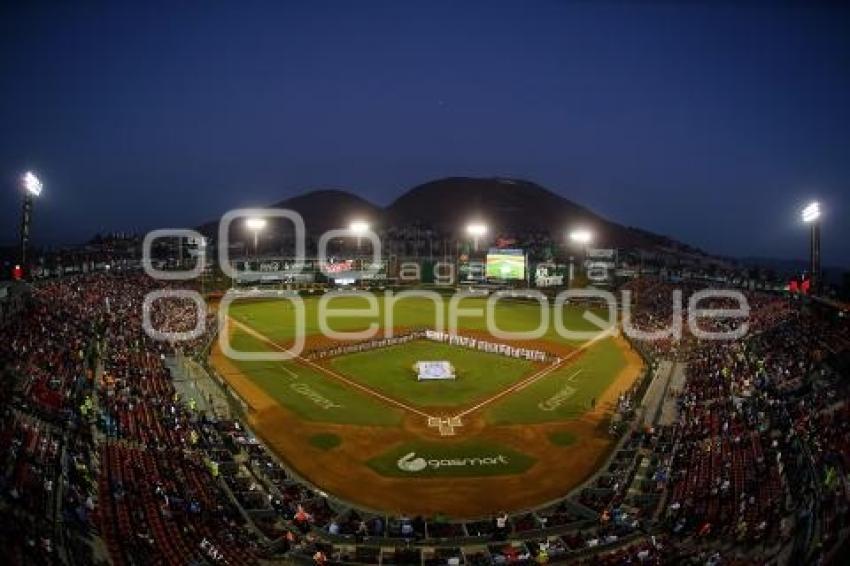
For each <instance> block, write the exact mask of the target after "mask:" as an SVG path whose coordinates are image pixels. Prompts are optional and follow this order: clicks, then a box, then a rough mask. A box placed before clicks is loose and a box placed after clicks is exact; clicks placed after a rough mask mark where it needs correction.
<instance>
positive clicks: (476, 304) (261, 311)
mask: <svg viewBox="0 0 850 566" xmlns="http://www.w3.org/2000/svg"><path fill="white" fill-rule="evenodd" d="M303 301H304V314H305V321H304V326H303V332H304V334H305V335H308V336H309V335H311V334H318V333H319V332H320V325H319V308H318V304H319V299H317V298H309V297H308V298H305V299H303ZM387 304H388V302H387V301H386V300H384V299H382V298H379V299H378V312H377V315H376V316H370V317H367V318H351V317H348V318H340V317H336V318H335V317H329V318H328V325H329V326H330V328H331V329H332V330H335V331H338V332H357V331H362V330H366V329H368V328H369V326H370V325H372V324H378V325H379V326H380V327H385V326H386V321H387V315H388V311H389V312H391V315H390V318H391V319H392V325H393V326H396V327H398V326H404V327H417V328H419V327H421V328H437V324H436V323H437V321H438V318H437V317H438V314H437V313H438V312H439V313H441V315H442V317H443V320H444V321H445V325H444V326H447V324H448V316H449V314H448V313H449V307H450V303H449V300H448V299H445V300H441V301H440V302H439V304H435V303H434V301H431V300H430V299H426V298H421V297H406V298H402V299H398V300H395V301H394V302H393V306H392V309H389V308H388V307H387ZM486 305H487V300H486V299H484V298H480V297H468V298H464V299H461V300H460V301H459V302H458V307H459V308H460V309H481V310H482V311H483V310H484V309H486ZM328 307H329V308H331V309H366V308H367V307H368V303H367V301H366V300H365V299H363V298H362V297H357V296H351V295H344V294H343V295H339V296H337V297H336V298H334V299H333V300H331V301H330V303H329V305H328ZM548 310H549V325H548V326H547V328H546V332H545V334H544V336H543V339H546V340H552V341H554V342H557V343H570V344H573V345H575V342H569V341H567V340H564V339H563V338H562V337H561V336H559V335H558V333H557V331H556V328H555V326H554V323H553V322H552V321H553V317H554V315H555V308H554V307H552V306H550V307H549V308H548ZM583 312H584V310H583V309H581V308H578V307H574V306H570V305H566V306H564V307H563V308H562V309H561V311H560V313H559V315H560V316H561V317H562V319H563V321H564V325H565V326H566V327H567V328H568V329H570V330H578V331H584V332H589V331H596V330H598V329H597V328H596V327H594V326H593V325H592V324H590V323H589V322H587V321H586V320H584V319H583V318H582V313H583ZM594 312H595V314H597V315H599V316H603V317H604V316H605V312H604V311H594ZM295 313H296V310H295V307H294V306H293V305H292V303H291V302H289V301H288V300H286V299H270V300H262V301H256V300H253V301H252V300H247V299H246V300H239V301H235V302H234V303H232V304H231V306H230V310H229V314H230V316H231V317H233V318H234V319H236V320H238V321H240V322H244V323H245V324H248V325H249V326H251V327H252V328H254V329H255V330H257V331H259V332H260V333H261V334H263V335H264V336H267V337H269V338H271V339H272V340H278V341H287V340H292V339H293V338H294V337H295V334H296V332H297V331H298V327H297V325H296V324H295V320H296V314H295ZM460 314H461V315H462V316H459V317H458V327H459V328H463V329H467V330H475V331H481V332H484V331H486V330H487V322H486V318H485V316H484V315H483V314H482V315H478V316H469V315H465V314H464V313H460ZM541 316H542V315H541V308H540V306H539V305H538V304H536V303H531V302H518V301H513V302H509V301H502V302H500V303H499V305H498V306H497V308H496V309H495V317H494V318H495V322H496V324H497V326H498V327H499V328H500V329H503V330H506V331H513V332H522V331H528V330H533V329H535V328H537V327H538V326H539V324H540V322H541Z"/></svg>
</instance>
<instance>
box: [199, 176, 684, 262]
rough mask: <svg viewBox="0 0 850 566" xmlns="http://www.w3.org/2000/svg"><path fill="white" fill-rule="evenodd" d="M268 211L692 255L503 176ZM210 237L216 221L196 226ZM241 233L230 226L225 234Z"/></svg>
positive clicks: (311, 229) (320, 197) (318, 224)
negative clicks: (377, 199)
mask: <svg viewBox="0 0 850 566" xmlns="http://www.w3.org/2000/svg"><path fill="white" fill-rule="evenodd" d="M270 208H288V209H291V210H295V211H297V212H298V213H300V214H301V215H302V217H303V218H304V223H305V226H306V228H307V233H308V235H310V236H312V237H314V238H315V237H317V236H318V235H319V234H321V233H323V232H325V231H327V230H330V229H333V228H343V227H346V226H348V225H349V223H350V222H351V220H353V219H355V218H363V219H366V220H368V221H369V222H371V223H372V224H373V226H375V227H377V228H378V229H379V230H383V229H388V228H406V227H411V226H418V227H420V228H426V229H433V230H434V231H436V232H438V233H443V234H447V235H457V236H462V233H463V230H464V229H465V226H466V225H467V224H468V223H469V222H470V221H473V220H480V221H483V222H485V223H486V224H487V225H488V227H489V228H490V234H491V235H492V236H496V235H499V234H505V235H511V234H521V233H528V232H534V233H540V234H543V233H548V234H549V236H550V237H551V238H552V239H554V240H556V241H557V240H559V239H562V238H566V234H567V232H568V231H569V230H571V229H574V228H577V227H581V228H586V229H589V230H591V231H592V232H593V234H594V242H593V245H594V246H598V247H617V248H643V249H646V250H651V249H655V250H659V251H661V250H663V251H664V252H665V253H669V252H672V253H681V252H689V253H692V252H696V253H698V254H699V252H698V250H694V249H692V248H689V247H688V246H685V245H683V244H681V243H679V242H676V241H674V240H671V239H669V238H666V237H664V236H659V235H656V234H652V233H650V232H646V231H644V230H640V229H637V228H631V227H626V226H622V225H620V224H617V223H615V222H611V221H610V220H607V219H605V218H603V217H601V216H599V215H598V214H596V213H594V212H592V211H590V210H588V209H587V208H584V207H583V206H580V205H578V204H576V203H574V202H572V201H570V200H568V199H566V198H564V197H562V196H560V195H558V194H556V193H554V192H552V191H550V190H548V189H546V188H544V187H542V186H540V185H538V184H536V183H532V182H529V181H523V180H517V179H504V178H471V177H448V178H445V179H438V180H435V181H431V182H428V183H425V184H423V185H419V186H417V187H414V188H413V189H410V190H409V191H407V192H406V193H404V194H403V195H402V196H400V197H398V198H397V199H396V200H395V201H394V202H393V203H392V204H390V205H389V206H388V207H386V208H381V207H379V206H377V205H375V204H373V203H371V202H369V201H367V200H365V199H363V198H361V197H359V196H357V195H355V194H352V193H349V192H346V191H340V190H316V191H311V192H307V193H304V194H301V195H298V196H295V197H292V198H289V199H286V200H283V201H280V202H278V203H276V204H274V205H272V206H271V207H270ZM200 230H201V232H202V233H204V234H206V235H209V236H213V237H215V236H217V231H218V224H217V222H209V223H207V224H204V225H203V226H201V228H200ZM289 231H290V228H289V227H288V223H287V222H272V225H271V226H270V227H269V229H268V230H266V231H265V232H264V237H265V238H266V239H268V240H274V239H276V237H277V236H278V235H285V234H287V233H288V232H289ZM245 235H246V234H245V233H244V230H242V229H240V228H239V226H237V225H234V227H233V231H232V233H231V237H233V238H235V239H236V240H239V239H242V237H244V236H245Z"/></svg>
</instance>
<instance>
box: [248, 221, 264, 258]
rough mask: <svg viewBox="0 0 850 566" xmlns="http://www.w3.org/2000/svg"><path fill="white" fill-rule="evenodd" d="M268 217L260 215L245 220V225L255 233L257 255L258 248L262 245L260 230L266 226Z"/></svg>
mask: <svg viewBox="0 0 850 566" xmlns="http://www.w3.org/2000/svg"><path fill="white" fill-rule="evenodd" d="M266 223H267V222H266V219H265V218H259V217H251V218H247V219H246V220H245V227H246V228H248V230H250V231H251V232H253V233H254V255H257V249H258V248H259V246H260V232H261V231H262V230H263V228H265V227H266Z"/></svg>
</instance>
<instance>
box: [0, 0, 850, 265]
mask: <svg viewBox="0 0 850 566" xmlns="http://www.w3.org/2000/svg"><path fill="white" fill-rule="evenodd" d="M79 4H80V3H76V2H73V3H72V2H52V3H47V4H41V3H36V2H23V1H16V2H4V3H3V4H2V6H0V181H2V184H0V206H2V209H0V210H2V222H0V242H3V243H13V242H14V241H15V238H16V233H17V229H18V216H19V206H20V192H19V190H18V188H17V186H16V179H17V176H18V175H19V174H20V173H21V172H22V171H24V170H26V169H27V168H33V169H35V170H36V171H37V172H38V173H39V174H40V175H41V176H42V178H43V180H44V183H45V193H44V195H43V197H44V198H43V199H41V201H40V202H38V206H37V210H36V213H35V241H36V243H54V244H55V243H72V242H78V241H82V240H84V239H87V238H88V237H89V236H91V235H92V234H94V233H95V232H97V231H108V230H128V229H134V230H138V231H143V230H148V229H152V228H160V227H178V226H179V227H184V226H185V227H188V226H192V225H196V224H198V223H200V222H201V221H204V220H208V219H211V218H216V217H218V216H219V215H220V214H221V213H222V212H224V211H225V210H227V209H229V208H233V207H237V206H245V205H260V204H269V203H272V202H277V201H279V200H281V199H283V198H285V197H287V196H292V195H294V194H297V193H299V192H303V191H305V190H308V189H314V188H343V189H349V190H352V191H354V192H357V193H358V194H360V195H361V196H364V197H366V198H369V199H371V200H373V201H375V202H377V203H379V204H386V203H388V202H390V201H391V200H392V199H393V198H394V197H396V196H398V195H399V194H401V193H402V192H403V191H404V190H406V189H408V188H410V187H412V186H414V185H417V184H420V183H423V182H425V181H429V180H432V179H434V178H438V177H444V176H453V175H475V176H512V177H520V178H526V179H529V180H532V181H536V182H538V183H540V184H543V185H544V186H547V187H548V188H550V189H553V190H555V191H556V192H559V193H560V194H562V195H564V196H566V197H568V198H570V199H572V200H574V201H576V202H578V203H580V204H583V205H585V206H588V207H590V208H591V209H593V210H595V211H596V212H599V213H600V214H603V215H604V216H607V217H609V218H611V219H612V220H615V221H618V222H621V223H624V224H628V225H634V226H640V227H642V228H645V229H648V230H652V231H655V232H659V233H662V234H667V235H670V236H673V237H676V238H678V239H680V240H682V241H685V242H687V243H690V244H694V245H697V246H700V247H702V248H703V249H705V250H707V251H710V252H715V253H720V254H728V255H735V256H753V255H758V256H770V257H784V258H803V257H806V255H807V239H806V238H807V235H806V231H805V228H804V227H803V226H802V225H801V223H800V222H799V220H798V214H799V208H800V207H801V206H802V204H804V202H805V201H807V200H808V199H811V198H818V199H820V200H821V201H822V203H823V206H824V208H825V209H826V217H825V219H824V228H823V231H824V236H823V238H824V242H823V248H824V263H825V265H835V264H838V265H844V266H846V267H850V222H848V208H850V9H848V7H847V6H848V5H847V3H845V4H844V6H843V7H842V6H840V5H839V4H826V5H824V4H822V3H817V4H818V5H814V4H815V3H809V2H807V3H800V4H798V5H795V6H790V5H783V6H780V7H772V8H771V7H769V6H767V5H766V4H767V3H764V4H761V5H756V4H752V5H748V6H741V5H738V4H734V3H731V2H730V3H717V2H710V3H709V2H707V3H705V4H702V3H696V2H686V3H685V5H681V4H680V3H676V2H659V3H655V4H654V3H649V2H635V3H632V4H629V3H626V2H557V3H556V2H532V1H522V2H520V1H517V2H512V3H500V2H481V3H471V2H464V3H462V4H463V5H460V4H461V3H460V2H436V1H433V0H428V1H422V2H386V3H372V2H365V1H364V2H359V1H358V2H339V3H323V2H315V1H310V2H298V3H295V2H293V3H285V2H275V3H269V4H261V3H254V2H231V3H224V2H197V3H192V2H167V3H162V4H159V5H156V3H154V2H140V3H138V5H121V4H120V3H118V2H102V3H101V2H97V3H86V4H87V6H82V5H79Z"/></svg>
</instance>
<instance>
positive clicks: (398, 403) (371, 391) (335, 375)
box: [227, 316, 432, 419]
mask: <svg viewBox="0 0 850 566" xmlns="http://www.w3.org/2000/svg"><path fill="white" fill-rule="evenodd" d="M227 320H228V321H230V322H232V323H233V324H235V325H236V326H238V327H239V328H241V329H242V330H244V331H245V332H247V333H248V334H250V335H252V336H254V337H255V338H257V339H259V340H261V341H263V342H265V343H266V344H268V345H270V346H272V347H273V348H276V349H278V350H280V351H282V352H289V349H287V348H284V347H283V346H281V345H280V344H278V343H277V342H275V341H273V340H272V339H271V338H269V337H268V336H265V335H263V334H261V333H260V332H258V331H256V330H255V329H253V328H251V327H250V326H248V325H247V324H244V323H242V322H240V321H238V320H236V319H235V318H232V317H230V316H228V317H227ZM293 359H296V360H298V361H300V362H302V363H304V364H306V365H308V366H310V367H312V368H314V369H317V370H319V371H320V372H322V373H324V374H326V375H329V376H331V377H333V378H334V379H336V380H338V381H341V382H343V383H345V384H346V385H349V386H351V387H354V388H355V389H359V390H360V391H362V392H364V393H366V394H368V395H371V396H373V397H376V398H378V399H381V400H382V401H384V402H386V403H389V404H391V405H395V406H396V407H399V408H400V409H404V410H406V411H409V412H411V413H414V414H416V415H419V416H421V417H425V418H426V419H429V418H431V417H432V415H429V414H428V413H426V412H424V411H420V410H419V409H417V408H416V407H411V406H410V405H407V404H405V403H402V402H401V401H399V400H397V399H393V398H392V397H387V396H386V395H384V394H383V393H379V392H377V391H375V390H374V389H370V388H369V387H366V386H365V385H362V384H360V383H357V382H356V381H352V380H351V379H349V378H347V377H345V376H343V375H340V374H338V373H337V372H335V371H333V370H331V369H328V368H326V367H324V366H321V365H319V364H317V363H316V362H314V361H312V360H308V359H307V358H304V357H301V356H294V357H293ZM284 369H285V368H284Z"/></svg>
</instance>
